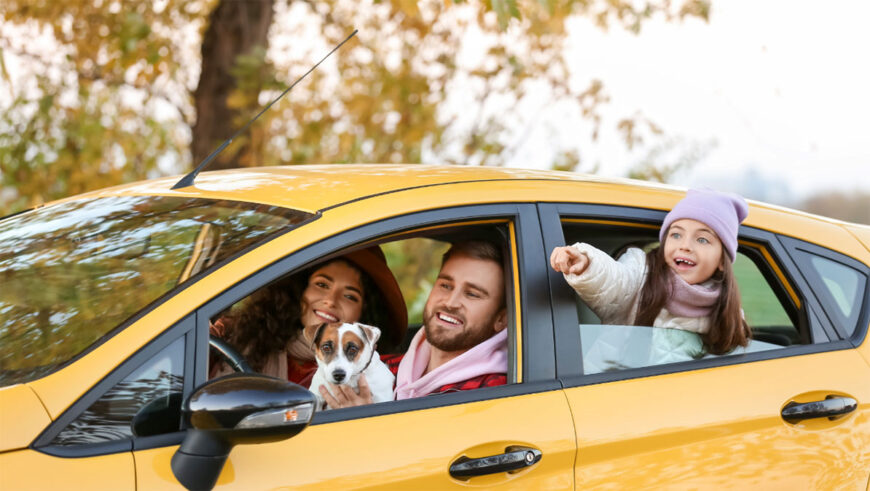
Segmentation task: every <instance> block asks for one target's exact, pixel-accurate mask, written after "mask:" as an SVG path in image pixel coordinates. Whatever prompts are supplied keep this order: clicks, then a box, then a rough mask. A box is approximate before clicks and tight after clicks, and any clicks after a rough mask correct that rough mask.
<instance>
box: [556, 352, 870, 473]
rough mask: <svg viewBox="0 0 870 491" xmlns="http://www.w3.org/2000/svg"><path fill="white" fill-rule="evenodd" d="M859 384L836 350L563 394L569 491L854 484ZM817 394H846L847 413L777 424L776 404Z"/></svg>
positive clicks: (859, 461)
mask: <svg viewBox="0 0 870 491" xmlns="http://www.w3.org/2000/svg"><path fill="white" fill-rule="evenodd" d="M796 373H800V376H799V377H795V374H796ZM712 379H715V380H716V383H715V384H711V383H710V380H712ZM868 380H870V367H868V366H867V364H866V363H865V362H864V360H862V359H861V357H860V356H858V354H857V353H855V352H854V350H838V351H830V352H825V353H817V354H810V355H803V356H792V357H786V358H780V359H773V360H766V361H757V362H753V363H743V364H738V365H729V366H724V367H715V368H709V369H706V370H693V371H687V372H679V373H673V374H668V375H661V376H653V377H643V378H636V379H630V380H623V381H619V382H613V383H605V384H596V385H589V386H583V387H575V388H570V389H567V390H566V392H567V393H568V400H569V401H570V403H571V408H572V411H573V412H574V417H575V422H576V424H577V438H578V447H579V449H578V455H577V486H578V489H600V488H604V487H608V485H609V483H612V479H613V477H614V476H619V482H620V487H625V488H626V489H638V488H648V487H658V486H661V485H662V484H661V483H667V485H668V486H672V487H674V488H680V489H696V488H724V487H728V488H739V489H856V488H861V487H863V486H864V485H865V484H866V483H867V478H868V469H870V467H868V466H870V383H868V382H867V381H868ZM807 388H813V389H814V391H812V392H809V393H807V392H806V391H807ZM822 394H831V395H846V396H849V397H852V398H854V399H856V400H857V401H858V402H859V406H858V409H857V410H856V411H853V412H852V413H849V414H847V415H846V416H844V417H842V418H840V419H837V420H836V421H828V420H827V418H820V419H812V420H805V421H804V422H801V423H797V424H789V423H786V422H785V421H784V420H783V419H782V418H781V417H780V411H781V410H782V408H783V407H784V406H785V405H786V404H787V403H788V402H790V401H796V402H810V401H811V400H817V399H820V398H824V397H823V395H822ZM808 398H810V399H808ZM595 401H608V404H607V406H606V407H602V406H601V405H600V404H596V403H595Z"/></svg>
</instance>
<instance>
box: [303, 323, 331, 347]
mask: <svg viewBox="0 0 870 491" xmlns="http://www.w3.org/2000/svg"><path fill="white" fill-rule="evenodd" d="M324 327H326V323H325V322H324V323H323V324H320V325H319V326H316V325H311V326H305V328H304V329H302V337H304V338H305V340H306V341H308V344H310V345H311V346H316V345H317V341H318V340H319V339H320V333H322V332H323V328H324Z"/></svg>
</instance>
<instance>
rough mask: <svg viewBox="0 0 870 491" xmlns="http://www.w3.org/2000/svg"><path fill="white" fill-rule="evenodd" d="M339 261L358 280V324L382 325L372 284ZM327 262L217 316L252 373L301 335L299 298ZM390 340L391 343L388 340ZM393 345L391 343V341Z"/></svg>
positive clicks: (379, 300)
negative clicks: (360, 289) (360, 291)
mask: <svg viewBox="0 0 870 491" xmlns="http://www.w3.org/2000/svg"><path fill="white" fill-rule="evenodd" d="M334 261H343V262H344V263H346V264H348V265H349V266H350V267H351V268H353V269H354V270H355V271H358V272H359V274H360V277H361V278H362V287H363V308H362V314H361V316H360V319H359V321H360V322H362V323H364V324H370V325H373V326H379V325H384V321H385V320H386V315H385V314H384V312H383V309H381V308H380V306H382V305H384V303H383V301H382V300H383V297H382V296H381V292H380V290H379V289H378V287H377V285H376V284H375V282H374V281H373V280H372V279H371V278H370V277H369V276H368V275H367V274H366V273H365V272H364V271H362V270H360V269H359V268H358V267H356V266H355V265H353V264H351V263H350V262H348V261H346V260H344V259H341V258H338V259H333V260H332V261H330V262H334ZM327 264H329V263H323V264H318V265H317V266H314V267H311V268H308V269H305V270H302V271H300V272H298V273H296V274H293V275H291V276H288V277H285V278H282V279H280V280H278V281H275V282H274V283H271V284H269V285H266V286H265V287H263V288H260V289H259V290H257V291H256V292H254V293H252V294H251V295H250V296H248V297H247V298H246V299H244V300H242V302H240V304H237V305H235V306H234V307H233V308H232V310H230V311H229V312H227V313H226V314H225V315H223V316H222V317H221V320H222V321H223V322H224V323H225V324H226V325H227V327H228V329H227V333H226V341H227V342H229V343H230V344H231V345H232V346H233V347H235V348H236V349H237V350H239V352H241V353H242V354H243V355H244V356H245V359H246V360H247V361H248V363H249V364H250V365H251V368H253V369H254V370H256V371H261V370H262V369H263V367H264V365H265V364H266V361H267V360H268V358H269V355H270V354H271V353H273V352H275V351H276V350H280V349H283V348H284V347H285V346H287V344H288V343H290V342H292V341H294V340H295V339H296V337H297V336H299V335H301V333H302V327H303V326H302V322H301V320H300V317H301V316H302V307H301V299H302V294H303V292H304V291H305V288H306V287H307V286H308V280H309V278H310V277H311V275H312V274H313V273H314V271H315V270H316V269H318V268H322V267H324V266H326V265H327ZM390 341H393V340H390ZM393 342H395V341H393Z"/></svg>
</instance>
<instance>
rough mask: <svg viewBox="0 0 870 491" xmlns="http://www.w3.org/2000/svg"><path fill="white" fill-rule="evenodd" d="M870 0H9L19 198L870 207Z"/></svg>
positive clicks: (843, 215) (0, 129)
mask: <svg viewBox="0 0 870 491" xmlns="http://www.w3.org/2000/svg"><path fill="white" fill-rule="evenodd" d="M867 18H870V3H868V2H864V1H862V0H850V1H845V0H844V1H832V2H824V3H821V2H793V1H766V2H753V1H750V0H727V1H725V0H718V1H717V0H711V1H708V0H683V1H679V0H653V1H648V2H645V1H628V0H487V1H484V2H479V1H473V0H468V1H451V0H432V1H426V0H423V1H415V0H379V1H366V0H362V1H359V0H331V1H330V0H325V1H316V2H315V1H306V0H201V1H200V0H127V1H113V0H65V1H63V2H59V1H52V0H4V1H3V2H2V3H0V215H5V214H8V213H14V212H16V211H20V210H22V209H25V208H28V207H31V206H35V205H38V204H40V203H43V202H45V201H48V200H52V199H56V198H61V197H65V196H68V195H72V194H77V193H81V192H84V191H88V190H91V189H96V188H101V187H106V186H109V185H114V184H119V183H123V182H129V181H134V180H140V179H145V178H152V177H159V176H164V175H173V174H179V173H183V172H187V171H189V170H190V169H191V168H192V167H193V166H194V165H195V164H196V163H199V162H200V161H202V160H203V159H204V158H205V157H206V156H207V155H208V154H209V153H211V152H212V150H214V149H215V148H217V146H219V145H220V144H221V142H222V141H223V140H224V139H226V138H228V137H229V136H230V135H231V134H232V133H233V132H234V131H235V130H236V129H238V128H240V127H241V126H243V125H244V124H245V123H246V122H247V121H248V120H249V119H250V118H251V117H253V116H254V115H255V114H256V113H257V112H259V110H260V109H261V108H262V107H263V106H264V105H266V104H268V102H269V101H271V100H272V99H273V98H275V97H276V96H277V95H278V94H280V92H281V91H282V90H284V89H285V88H286V87H287V86H288V85H289V84H291V83H292V82H293V81H294V80H295V79H296V78H297V77H299V76H300V75H302V74H303V73H305V72H306V71H307V70H308V69H309V68H310V67H311V65H312V64H313V63H315V62H316V61H317V60H319V59H320V58H321V57H322V56H323V55H324V54H326V52H328V51H329V49H331V48H332V46H333V45H335V44H337V43H338V42H340V41H341V40H342V39H344V38H345V37H346V36H347V35H348V34H350V33H351V32H352V31H353V30H354V29H359V33H358V34H357V36H356V37H355V38H354V39H352V40H351V41H350V42H349V43H348V44H347V45H345V47H344V48H342V49H341V50H340V51H338V52H336V53H335V54H334V55H333V56H332V57H331V58H329V59H328V60H327V61H326V62H325V63H324V64H323V65H321V67H320V68H318V70H317V71H315V72H314V73H312V74H311V75H309V76H308V78H306V79H305V80H304V81H303V82H302V83H300V84H299V85H298V86H297V87H296V88H294V89H293V91H292V92H290V93H289V94H288V95H287V96H286V97H285V98H283V99H282V100H281V101H280V102H279V103H278V104H276V105H275V106H274V107H273V108H272V110H270V111H269V112H268V113H266V114H265V115H264V116H263V117H261V118H260V119H259V120H258V121H257V122H256V123H255V124H254V125H253V126H252V127H251V129H250V131H248V132H246V133H245V134H244V135H241V136H240V137H239V138H237V139H236V140H235V141H234V143H233V144H232V145H230V146H229V147H228V148H227V149H226V150H225V151H224V152H223V153H222V154H221V155H220V156H219V157H218V158H217V160H216V161H215V162H213V163H212V164H211V166H210V167H209V169H219V168H229V167H239V166H259V165H284V164H306V163H342V162H386V163H389V162H403V163H427V164H445V163H446V164H456V165H498V166H511V167H522V168H534V169H560V170H568V171H576V172H585V173H593V174H600V175H605V176H611V177H616V176H620V177H634V178H638V179H644V180H653V181H661V182H669V183H673V184H677V185H682V186H711V187H714V188H717V189H720V190H727V191H734V192H738V193H741V194H743V195H744V196H746V197H748V198H752V199H758V200H762V201H766V202H770V203H774V204H779V205H784V206H788V207H792V208H797V209H802V210H806V211H810V212H813V213H819V214H822V215H826V216H831V217H835V218H840V219H844V220H849V221H854V222H859V223H865V224H870V177H868V171H870V146H868V145H867V140H868V136H870V117H868V116H870V91H868V90H867V87H870V64H868V63H867V61H866V59H867V47H868V46H870V30H868V29H866V26H865V25H864V22H865V20H866V19H867Z"/></svg>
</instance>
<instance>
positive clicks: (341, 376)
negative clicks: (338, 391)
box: [332, 368, 347, 383]
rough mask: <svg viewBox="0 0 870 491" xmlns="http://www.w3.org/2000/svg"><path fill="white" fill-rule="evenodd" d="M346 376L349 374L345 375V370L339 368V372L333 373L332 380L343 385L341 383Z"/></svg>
mask: <svg viewBox="0 0 870 491" xmlns="http://www.w3.org/2000/svg"><path fill="white" fill-rule="evenodd" d="M345 375H347V374H346V373H344V370H342V369H340V368H339V369H338V370H336V371H334V372H332V379H333V380H335V382H336V383H341V381H342V380H344V377H345Z"/></svg>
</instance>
